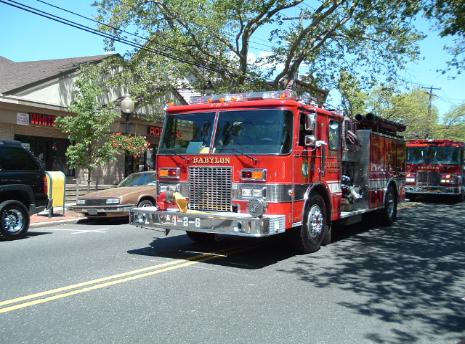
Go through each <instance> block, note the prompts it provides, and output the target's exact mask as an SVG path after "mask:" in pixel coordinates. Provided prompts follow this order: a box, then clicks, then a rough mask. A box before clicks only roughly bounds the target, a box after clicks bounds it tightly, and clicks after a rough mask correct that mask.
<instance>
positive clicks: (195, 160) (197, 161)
mask: <svg viewBox="0 0 465 344" xmlns="http://www.w3.org/2000/svg"><path fill="white" fill-rule="evenodd" d="M192 162H193V163H194V164H230V163H231V158H226V157H221V158H220V157H216V156H215V157H211V158H208V157H205V158H203V157H202V158H200V157H195V158H193V159H192Z"/></svg>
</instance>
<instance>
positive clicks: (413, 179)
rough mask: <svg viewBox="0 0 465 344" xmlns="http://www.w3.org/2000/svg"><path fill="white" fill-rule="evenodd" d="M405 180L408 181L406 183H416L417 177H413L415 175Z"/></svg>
mask: <svg viewBox="0 0 465 344" xmlns="http://www.w3.org/2000/svg"><path fill="white" fill-rule="evenodd" d="M405 182H406V183H415V178H413V177H407V178H405Z"/></svg>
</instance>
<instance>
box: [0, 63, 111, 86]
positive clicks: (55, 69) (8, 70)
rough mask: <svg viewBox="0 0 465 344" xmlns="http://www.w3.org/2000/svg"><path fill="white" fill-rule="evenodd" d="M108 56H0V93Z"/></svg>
mask: <svg viewBox="0 0 465 344" xmlns="http://www.w3.org/2000/svg"><path fill="white" fill-rule="evenodd" d="M109 56H110V55H96V56H83V57H72V58H66V59H57V60H41V61H27V62H14V61H11V60H9V59H7V58H5V57H2V56H0V93H4V94H7V93H14V90H16V89H18V88H23V87H24V86H27V85H30V84H34V83H37V82H39V81H41V80H44V79H48V78H51V77H53V76H57V75H59V74H61V73H65V72H68V71H74V70H75V69H76V68H78V67H79V65H80V64H83V63H90V62H98V61H101V60H103V59H105V58H107V57H109Z"/></svg>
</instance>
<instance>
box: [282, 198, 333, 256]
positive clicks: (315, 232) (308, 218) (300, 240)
mask: <svg viewBox="0 0 465 344" xmlns="http://www.w3.org/2000/svg"><path fill="white" fill-rule="evenodd" d="M330 232H331V230H330V226H329V224H328V216H327V209H326V204H325V201H324V200H323V197H321V195H319V194H313V195H311V196H310V198H309V201H308V202H307V204H306V207H305V212H304V219H303V223H302V226H300V227H299V228H297V229H294V230H292V231H291V232H290V239H291V244H292V246H293V247H294V248H295V249H296V250H297V251H298V252H299V253H312V252H316V251H318V250H319V249H320V246H321V244H322V243H323V241H325V243H329V242H330V241H331V233H330Z"/></svg>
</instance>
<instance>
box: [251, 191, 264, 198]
mask: <svg viewBox="0 0 465 344" xmlns="http://www.w3.org/2000/svg"><path fill="white" fill-rule="evenodd" d="M263 191H264V190H263V189H253V190H252V196H253V197H263V196H264V195H263Z"/></svg>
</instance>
